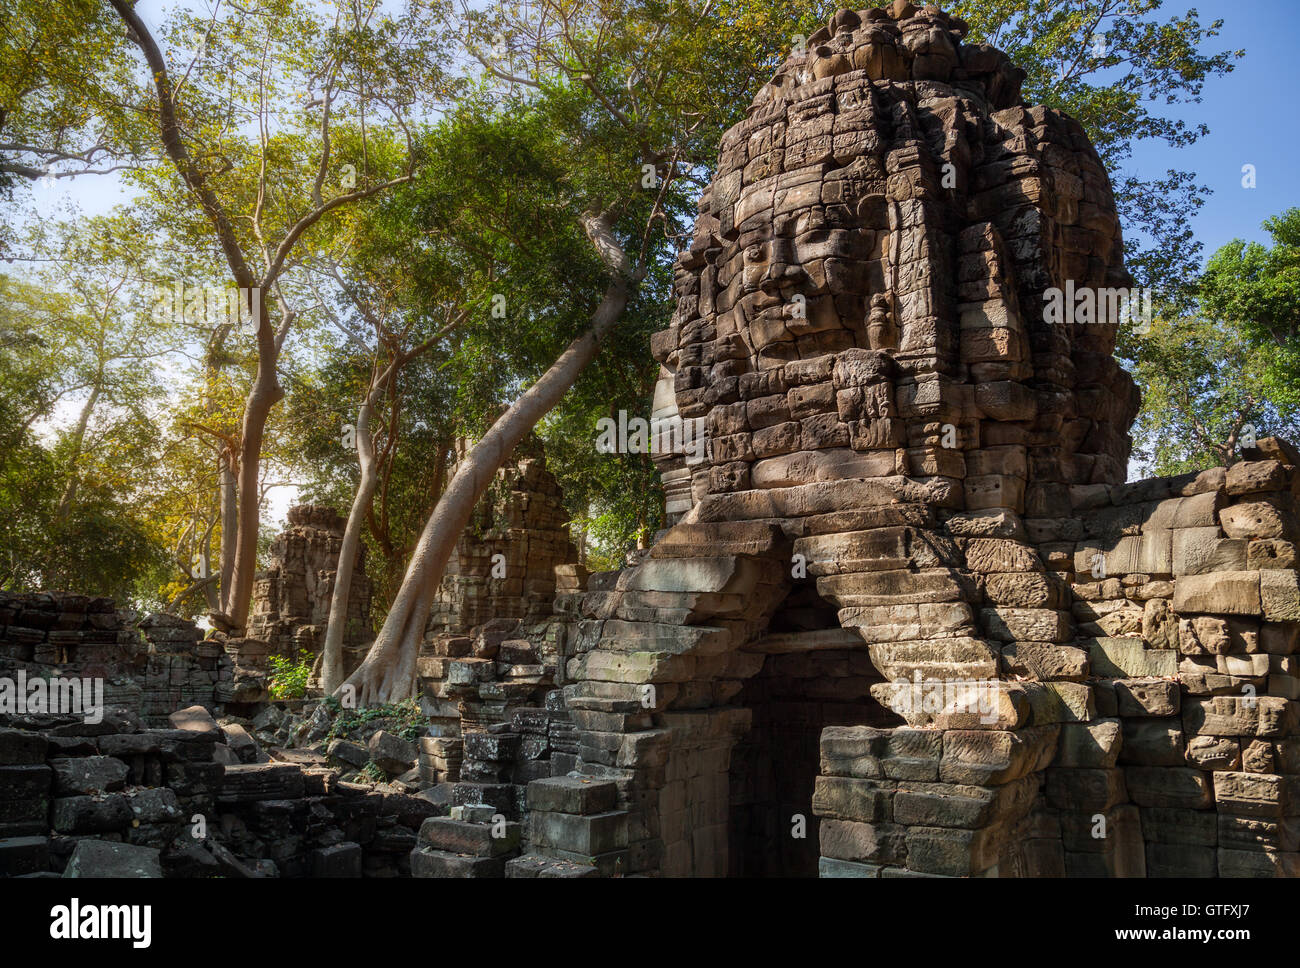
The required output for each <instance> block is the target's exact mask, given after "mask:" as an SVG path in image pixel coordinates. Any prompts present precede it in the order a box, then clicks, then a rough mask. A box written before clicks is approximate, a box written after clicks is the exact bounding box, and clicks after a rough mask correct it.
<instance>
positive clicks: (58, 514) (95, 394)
mask: <svg viewBox="0 0 1300 968" xmlns="http://www.w3.org/2000/svg"><path fill="white" fill-rule="evenodd" d="M99 378H100V379H103V373H100V376H99ZM98 402H99V383H98V381H96V383H95V386H94V388H93V389H92V390H91V391H90V397H89V399H87V400H86V403H85V406H83V407H82V408H81V414H80V416H79V417H78V418H77V429H76V430H74V431H73V434H72V453H71V454H69V455H68V480H67V483H65V484H64V486H63V494H62V496H61V497H60V498H59V506H58V508H57V509H56V510H55V512H54V523H55V525H56V526H57V525H61V524H63V522H64V521H66V520H67V519H68V515H69V514H71V513H72V502H73V501H74V500H75V499H76V496H77V482H78V477H77V462H78V461H79V460H81V451H82V449H83V448H84V447H85V444H86V428H87V427H89V426H90V415H91V413H93V412H94V410H95V404H96V403H98Z"/></svg>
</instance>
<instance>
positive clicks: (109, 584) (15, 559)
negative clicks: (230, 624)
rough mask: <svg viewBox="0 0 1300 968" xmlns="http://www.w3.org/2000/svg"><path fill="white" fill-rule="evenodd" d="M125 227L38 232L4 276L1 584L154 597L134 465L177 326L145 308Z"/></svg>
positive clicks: (60, 226)
mask: <svg viewBox="0 0 1300 968" xmlns="http://www.w3.org/2000/svg"><path fill="white" fill-rule="evenodd" d="M134 228H135V227H134V225H133V223H132V222H131V221H130V220H129V219H126V218H123V217H111V218H110V217H100V218H92V219H83V220H81V221H78V222H75V223H47V224H45V225H40V226H35V227H33V228H31V229H29V230H28V231H27V233H26V236H25V245H24V249H25V252H26V255H25V256H24V257H23V258H22V259H21V260H18V261H19V264H20V266H21V267H22V268H23V269H24V270H25V271H24V274H23V276H22V278H21V279H4V278H0V292H3V295H4V298H3V300H2V301H0V343H2V344H4V345H5V348H6V352H5V353H4V354H3V357H2V360H3V364H2V365H0V415H2V416H3V417H4V418H5V420H4V422H5V426H6V431H7V432H6V435H5V436H6V440H5V445H6V446H4V447H3V448H0V507H2V508H3V514H2V515H0V517H3V519H4V521H3V524H0V533H3V541H0V544H3V545H4V547H5V548H6V552H7V556H8V560H7V562H6V563H5V564H4V565H3V566H0V584H3V585H4V586H5V587H11V588H30V589H39V588H75V589H77V590H79V591H84V592H91V593H96V594H109V595H113V596H114V597H117V598H121V599H132V600H136V601H146V600H147V601H150V602H157V595H156V593H157V584H156V583H157V582H158V579H159V578H160V576H161V574H162V571H163V569H164V568H165V560H166V558H165V554H164V552H163V550H162V545H161V542H160V540H159V532H158V528H157V520H156V516H155V515H154V514H153V513H152V509H151V507H150V503H149V501H148V500H147V497H148V495H149V494H150V488H149V487H148V486H147V484H146V483H145V482H144V481H143V480H141V479H140V478H139V477H138V474H137V470H138V468H139V467H141V466H147V465H148V464H149V463H150V458H151V456H153V455H154V454H155V453H156V437H157V435H156V432H155V430H154V420H153V418H154V416H155V412H156V406H157V404H158V401H159V399H160V397H161V393H162V381H161V380H160V378H159V374H158V373H157V372H156V371H155V369H154V364H155V362H156V361H157V360H158V359H159V358H160V357H162V356H164V355H166V354H168V353H169V352H170V351H171V350H172V349H173V348H174V345H175V344H174V335H175V334H174V333H173V332H172V330H171V328H170V327H169V326H168V324H167V322H166V321H165V320H164V321H159V320H157V319H155V318H154V317H153V316H152V315H151V314H150V313H149V312H147V311H146V310H145V309H143V308H142V307H144V306H147V303H146V302H145V301H144V300H142V299H141V296H140V293H141V290H142V287H143V286H144V284H145V273H146V272H147V265H146V260H145V259H144V258H143V256H142V255H141V254H140V252H139V249H138V247H137V246H135V245H134V237H135V236H134V231H133V230H134ZM146 585H149V586H152V587H145V586H146Z"/></svg>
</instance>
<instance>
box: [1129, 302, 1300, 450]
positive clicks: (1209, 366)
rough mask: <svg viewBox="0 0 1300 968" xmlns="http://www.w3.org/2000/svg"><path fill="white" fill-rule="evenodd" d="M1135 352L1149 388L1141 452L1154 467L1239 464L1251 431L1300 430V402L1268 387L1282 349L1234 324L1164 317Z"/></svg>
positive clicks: (1139, 426)
mask: <svg viewBox="0 0 1300 968" xmlns="http://www.w3.org/2000/svg"><path fill="white" fill-rule="evenodd" d="M1133 354H1134V355H1133V375H1134V378H1135V379H1136V380H1137V382H1138V383H1139V385H1141V387H1142V390H1143V401H1142V402H1143V406H1142V410H1141V412H1140V413H1139V414H1138V418H1137V421H1136V423H1135V424H1134V427H1133V433H1134V437H1135V439H1136V443H1137V446H1136V447H1135V452H1134V456H1135V457H1137V458H1138V459H1139V460H1140V461H1142V462H1143V463H1144V464H1145V465H1146V468H1145V469H1146V470H1147V471H1148V472H1150V473H1153V474H1160V475H1168V474H1181V473H1183V472H1185V471H1190V470H1201V469H1204V468H1207V467H1214V466H1217V465H1224V464H1232V463H1234V462H1235V461H1237V460H1239V459H1240V448H1241V446H1242V445H1243V443H1245V442H1248V441H1249V440H1250V439H1251V438H1252V437H1254V438H1258V437H1263V436H1265V434H1267V433H1282V434H1293V433H1294V432H1295V431H1296V430H1297V429H1300V411H1298V410H1297V407H1296V405H1295V403H1294V402H1291V403H1279V402H1278V400H1277V399H1276V398H1274V397H1272V396H1271V395H1270V393H1269V391H1268V387H1269V380H1268V373H1269V371H1270V370H1271V369H1272V368H1274V367H1275V366H1276V365H1277V353H1276V351H1275V350H1274V348H1273V347H1272V346H1271V345H1270V344H1267V343H1263V344H1261V343H1259V342H1257V341H1254V340H1252V339H1251V338H1250V337H1249V336H1247V335H1246V334H1245V333H1244V332H1243V331H1242V330H1240V329H1239V328H1237V327H1235V326H1233V325H1231V324H1227V323H1224V322H1221V321H1218V320H1215V319H1213V318H1206V317H1200V316H1193V315H1187V316H1182V317H1178V316H1173V315H1168V316H1163V317H1160V318H1157V319H1156V320H1154V321H1153V323H1152V327H1151V332H1150V333H1148V334H1147V335H1146V336H1144V337H1143V338H1142V339H1141V340H1140V341H1138V342H1136V344H1135V346H1134V350H1133Z"/></svg>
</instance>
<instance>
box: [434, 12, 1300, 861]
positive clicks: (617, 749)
mask: <svg viewBox="0 0 1300 968" xmlns="http://www.w3.org/2000/svg"><path fill="white" fill-rule="evenodd" d="M965 35H966V26H965V24H964V23H962V21H961V20H959V19H958V18H956V17H950V16H948V15H946V14H944V13H943V12H942V11H940V10H939V9H938V8H936V7H934V6H926V7H924V8H923V9H918V8H916V7H914V6H912V5H911V4H909V3H906V2H903V0H899V2H897V3H895V4H893V6H892V7H891V8H890V10H889V11H888V12H885V11H882V10H879V9H874V10H869V11H863V12H854V11H849V10H846V11H841V12H840V13H838V14H836V15H835V17H834V18H832V20H831V22H830V24H829V25H828V27H827V28H825V29H823V30H820V31H818V32H817V33H816V34H814V35H813V36H812V37H810V38H809V40H808V45H807V49H806V50H805V51H801V52H798V53H796V54H795V55H793V56H792V57H791V58H790V59H789V60H788V61H787V62H786V63H785V64H784V65H782V67H781V68H780V69H779V70H778V71H777V73H776V76H775V77H774V78H773V80H772V81H771V83H769V84H768V85H766V86H765V87H764V88H763V89H762V91H760V92H759V94H758V95H757V96H756V98H755V99H754V103H753V105H752V107H751V109H750V111H749V116H748V118H747V119H746V120H745V121H744V122H742V123H740V124H739V125H737V126H736V127H735V128H733V129H731V130H730V131H729V132H727V133H726V135H725V136H724V137H723V140H722V144H721V152H720V157H719V165H718V169H717V174H716V177H715V179H714V181H713V184H712V185H711V187H710V188H709V189H708V190H706V192H705V193H704V194H703V196H702V198H701V199H700V214H699V218H698V221H697V223H696V227H695V233H694V237H693V241H692V243H691V245H690V246H689V248H688V249H687V250H686V251H685V252H683V253H682V254H681V256H680V258H679V261H678V265H677V272H676V278H675V287H676V292H677V297H678V301H677V311H676V313H675V315H674V317H673V319H672V321H671V324H670V325H669V327H668V328H667V329H666V330H664V331H663V332H661V333H659V334H657V335H656V336H655V337H654V339H653V341H652V351H653V353H654V355H655V358H656V359H657V360H658V361H659V362H660V363H661V365H662V366H663V371H662V372H663V378H662V380H661V381H660V385H659V389H658V390H657V392H656V398H655V415H656V416H657V417H659V418H660V419H668V420H672V419H699V418H702V419H705V420H706V421H707V427H708V430H709V432H710V442H711V447H710V450H709V452H708V453H707V454H704V455H698V456H697V455H679V456H676V457H671V458H668V459H665V460H663V462H662V465H661V467H662V472H663V481H664V484H665V490H666V491H667V492H668V501H669V505H668V511H669V513H670V518H671V520H672V521H673V522H674V526H673V527H671V528H670V529H669V530H668V531H667V532H666V533H665V534H663V535H661V536H659V538H658V540H657V541H656V543H655V544H654V546H653V548H652V549H651V550H650V553H649V556H648V557H647V558H646V559H645V560H644V561H642V562H641V563H640V564H638V565H636V566H635V567H632V568H628V569H626V570H623V571H621V572H618V573H614V574H600V575H593V576H592V577H591V579H590V582H589V586H588V592H587V594H586V595H585V596H584V597H582V598H581V599H580V606H579V607H580V617H579V620H578V621H577V622H576V623H575V624H574V625H572V626H571V627H570V628H569V629H568V635H567V637H566V638H565V640H564V642H563V648H564V649H565V650H566V655H567V661H566V663H565V672H564V678H565V680H567V681H566V682H565V683H564V685H563V689H562V693H563V709H564V711H565V712H564V715H565V716H567V717H568V718H569V719H570V720H571V721H572V722H573V723H574V724H575V726H576V727H577V758H578V762H577V764H576V769H575V770H574V773H576V774H577V775H578V776H580V777H581V778H582V779H578V778H577V777H564V776H559V775H556V776H555V777H553V778H551V779H538V780H534V781H532V782H531V783H529V784H528V786H527V788H526V793H524V794H523V797H522V799H523V801H524V803H523V805H524V806H525V807H526V808H527V809H528V813H527V826H526V829H525V831H524V833H523V838H524V840H525V841H526V843H527V850H528V851H529V853H528V854H525V855H522V856H520V857H517V858H515V859H514V860H510V861H507V860H506V859H505V856H506V855H503V853H502V851H500V850H495V849H493V848H491V847H485V848H484V849H483V850H481V851H479V852H478V854H477V856H476V857H475V858H473V859H472V860H470V861H461V862H458V861H457V860H456V857H457V856H458V855H457V854H456V852H455V850H454V849H453V848H454V845H455V844H456V843H458V842H459V843H464V842H466V841H465V839H464V838H467V837H470V836H471V834H472V831H471V832H466V830H467V829H468V828H466V830H462V831H461V832H460V833H457V834H455V836H453V833H452V832H449V831H448V830H445V829H443V828H445V827H446V824H447V823H451V822H453V821H447V822H444V824H443V826H442V827H439V828H437V829H436V830H435V829H433V828H431V833H430V835H429V836H427V837H424V839H423V841H422V847H421V848H420V850H421V851H422V852H423V853H424V857H423V858H421V859H420V861H419V863H413V869H414V870H415V872H416V873H417V874H419V873H420V872H421V870H423V871H425V872H427V873H436V874H439V875H448V874H451V873H461V874H471V873H472V874H473V875H474V876H482V875H483V874H484V873H497V874H500V873H502V872H505V873H507V874H508V875H510V874H513V875H516V876H526V875H527V874H528V873H529V872H531V871H532V870H533V869H534V868H535V867H537V868H539V869H548V870H549V868H546V866H545V862H543V861H539V860H537V858H539V857H543V858H551V859H557V860H560V861H567V862H579V863H587V864H589V865H592V866H595V867H596V868H597V869H598V870H600V871H602V872H606V873H609V872H622V873H627V874H635V873H647V874H662V875H696V876H700V875H704V876H707V875H726V874H731V875H761V874H812V873H820V874H821V875H822V876H829V877H845V876H854V877H857V876H861V877H887V876H903V875H961V876H990V875H1000V876H1017V875H1031V876H1032V875H1043V876H1061V875H1103V876H1104V875H1111V876H1141V875H1143V874H1146V875H1150V876H1162V875H1196V876H1212V875H1216V874H1217V875H1220V876H1240V875H1290V874H1293V873H1296V872H1297V871H1298V870H1300V866H1298V862H1297V859H1298V858H1300V853H1297V847H1300V842H1297V838H1296V833H1295V831H1296V829H1297V828H1296V825H1295V819H1294V818H1295V817H1296V815H1297V814H1300V800H1297V799H1293V798H1292V797H1293V794H1296V793H1300V786H1297V783H1298V782H1300V781H1297V780H1296V779H1295V778H1296V777H1297V776H1298V775H1300V759H1298V758H1297V752H1300V737H1297V736H1296V735H1295V733H1296V729H1297V708H1298V707H1297V705H1296V699H1297V697H1300V679H1298V678H1297V677H1296V670H1295V664H1294V659H1293V658H1292V657H1291V654H1292V652H1293V651H1294V650H1295V647H1296V644H1297V631H1298V630H1300V625H1297V621H1298V620H1300V582H1298V580H1297V573H1296V570H1295V568H1296V561H1295V546H1294V544H1293V543H1292V542H1293V541H1294V540H1295V530H1296V527H1297V525H1296V517H1295V506H1294V505H1295V499H1294V492H1295V489H1296V488H1297V487H1300V482H1297V478H1296V468H1297V466H1300V455H1298V454H1297V453H1296V452H1295V451H1294V450H1292V449H1290V448H1289V447H1288V446H1286V445H1284V444H1283V443H1281V442H1278V441H1273V440H1265V441H1260V442H1259V444H1258V445H1257V446H1256V447H1254V448H1251V449H1248V450H1247V451H1246V452H1245V454H1244V456H1245V458H1246V459H1245V460H1244V461H1243V462H1241V463H1239V464H1236V465H1234V466H1233V467H1231V468H1229V469H1227V470H1225V469H1223V468H1218V469H1215V470H1211V471H1206V472H1203V473H1197V474H1188V475H1183V476H1181V477H1177V478H1167V479H1156V480H1148V481H1139V482H1134V483H1126V482H1125V473H1126V465H1127V459H1128V456H1129V448H1130V439H1129V436H1128V429H1129V427H1130V425H1131V422H1132V420H1133V417H1134V415H1135V413H1136V410H1137V407H1138V404H1139V399H1138V394H1137V392H1136V390H1135V387H1134V384H1133V381H1132V380H1131V379H1130V377H1129V376H1128V375H1127V374H1126V373H1125V372H1124V371H1123V370H1122V369H1120V367H1119V366H1118V364H1117V363H1116V362H1115V359H1114V357H1113V350H1114V342H1115V334H1116V330H1117V323H1118V321H1119V320H1118V313H1117V311H1116V310H1117V307H1116V306H1114V305H1107V303H1108V302H1113V299H1107V294H1108V293H1109V294H1111V296H1113V290H1116V289H1127V288H1128V287H1130V285H1131V280H1130V277H1129V275H1128V273H1127V272H1126V271H1125V269H1124V265H1123V260H1122V243H1121V237H1120V231H1119V224H1118V220H1117V218H1116V214H1115V208H1114V201H1113V198H1112V195H1111V189H1110V185H1109V182H1108V179H1107V175H1106V173H1105V170H1104V168H1103V166H1102V164H1101V163H1100V161H1099V159H1098V157H1097V155H1096V153H1095V151H1094V150H1093V148H1092V147H1091V145H1090V144H1089V142H1088V139H1087V137H1086V136H1085V134H1084V132H1083V130H1082V128H1081V127H1080V126H1079V125H1078V124H1077V123H1076V122H1075V121H1073V120H1072V119H1070V118H1068V117H1066V116H1065V115H1063V114H1061V113H1060V112H1058V111H1054V110H1050V109H1047V108H1044V107H1038V106H1026V105H1024V104H1022V103H1021V100H1020V95H1019V86H1020V83H1021V80H1022V78H1023V73H1022V72H1021V71H1020V70H1019V69H1017V68H1016V67H1015V66H1014V65H1012V64H1011V63H1009V61H1008V59H1007V58H1006V57H1005V56H1004V55H1003V54H1002V53H1000V52H999V51H997V50H995V49H994V48H992V47H990V46H988V45H985V44H967V43H965V42H964V40H963V38H964V37H965ZM1053 290H1060V291H1063V292H1078V293H1092V294H1094V296H1098V295H1099V296H1101V297H1102V305H1101V307H1099V309H1098V311H1097V312H1096V313H1095V314H1094V316H1093V319H1092V320H1091V321H1090V322H1089V323H1087V324H1086V325H1079V324H1075V323H1073V322H1066V323H1062V322H1055V321H1052V319H1051V317H1050V316H1048V315H1047V314H1045V312H1044V307H1045V305H1047V297H1050V296H1051V295H1052V293H1053ZM454 661H461V660H454ZM453 664H454V663H453ZM470 674H471V672H470V670H468V669H465V670H459V669H458V670H455V671H454V672H453V673H452V674H451V675H450V676H449V679H452V678H456V677H458V676H461V677H465V676H469V675H470ZM557 684H558V683H557ZM554 706H555V708H556V709H559V708H560V703H559V702H558V701H557V702H555V703H554ZM493 729H494V730H495V733H496V735H497V736H498V737H499V740H500V745H501V746H502V747H504V746H505V745H506V744H505V739H506V738H507V737H512V738H513V741H515V742H517V741H519V740H520V739H522V736H523V735H524V733H523V724H522V723H519V722H516V723H515V724H513V726H512V725H507V724H501V725H500V726H499V727H493ZM503 759H508V756H505V757H503ZM562 762H563V761H562ZM557 773H558V771H557ZM488 801H489V797H488V796H487V795H486V794H485V795H484V796H483V797H481V798H480V802H488ZM471 826H472V824H471ZM801 828H803V830H804V833H805V836H803V837H800V836H798V834H797V833H796V831H799V830H800V829H801ZM457 837H461V838H462V839H461V840H460V841H458V840H457ZM480 840H481V838H480ZM584 858H586V860H584Z"/></svg>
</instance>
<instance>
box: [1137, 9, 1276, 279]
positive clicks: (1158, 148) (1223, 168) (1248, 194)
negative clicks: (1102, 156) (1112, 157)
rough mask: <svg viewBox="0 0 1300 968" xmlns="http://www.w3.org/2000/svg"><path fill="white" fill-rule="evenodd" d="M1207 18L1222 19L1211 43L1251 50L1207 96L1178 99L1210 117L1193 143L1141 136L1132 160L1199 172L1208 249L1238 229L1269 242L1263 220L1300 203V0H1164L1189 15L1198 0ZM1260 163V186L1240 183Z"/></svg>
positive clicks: (1179, 111) (1152, 169) (1199, 232)
mask: <svg viewBox="0 0 1300 968" xmlns="http://www.w3.org/2000/svg"><path fill="white" fill-rule="evenodd" d="M1193 5H1194V6H1195V9H1196V10H1197V11H1198V13H1199V16H1200V20H1201V23H1202V25H1205V24H1208V23H1210V22H1212V21H1214V20H1216V19H1219V18H1222V19H1223V22H1224V23H1223V32H1222V33H1221V34H1220V35H1219V36H1218V37H1216V38H1214V39H1213V40H1212V41H1211V42H1210V43H1208V44H1206V45H1205V47H1204V50H1206V51H1220V50H1237V49H1240V48H1244V49H1245V51H1246V56H1245V57H1243V58H1242V59H1241V60H1239V61H1237V62H1236V68H1235V70H1233V72H1232V73H1231V74H1228V75H1227V76H1226V77H1221V78H1213V79H1211V80H1209V81H1207V82H1206V84H1205V88H1204V91H1203V92H1202V93H1203V100H1202V102H1201V103H1200V104H1190V105H1174V106H1173V108H1172V109H1163V106H1162V109H1163V110H1167V111H1168V112H1169V113H1170V114H1172V115H1175V116H1178V117H1182V118H1185V119H1186V120H1188V121H1204V122H1205V123H1206V124H1208V125H1209V127H1210V133H1209V134H1208V135H1206V136H1205V137H1204V138H1202V139H1201V140H1200V141H1199V142H1197V143H1196V144H1194V145H1192V146H1191V147H1189V148H1178V149H1175V148H1170V147H1168V146H1166V145H1164V144H1163V142H1157V141H1148V142H1144V143H1140V144H1139V145H1137V146H1136V147H1135V149H1134V152H1133V157H1132V158H1131V159H1130V160H1129V162H1128V163H1127V165H1126V167H1128V168H1131V170H1133V171H1134V172H1136V173H1137V174H1139V175H1142V176H1144V177H1146V176H1157V175H1160V174H1161V173H1163V172H1164V171H1165V170H1166V169H1168V168H1177V169H1179V170H1180V171H1192V172H1196V173H1197V175H1198V177H1199V180H1200V182H1201V184H1203V185H1205V186H1207V187H1208V188H1211V189H1213V191H1214V194H1213V195H1211V196H1210V198H1209V199H1208V200H1207V201H1206V203H1205V206H1204V207H1203V208H1202V209H1201V211H1200V213H1199V214H1198V215H1197V216H1196V217H1195V219H1194V220H1193V222H1192V228H1193V230H1194V232H1195V234H1196V239H1197V240H1198V241H1200V242H1202V243H1203V244H1204V250H1203V252H1202V257H1203V258H1204V257H1206V256H1208V255H1209V254H1210V253H1212V252H1213V251H1214V250H1215V249H1217V248H1218V247H1219V246H1221V245H1223V244H1224V243H1225V242H1228V241H1231V240H1232V239H1234V238H1242V239H1248V240H1254V241H1259V242H1267V241H1268V234H1267V233H1266V232H1265V231H1264V230H1263V229H1261V228H1260V223H1261V222H1263V221H1264V219H1266V218H1268V217H1269V216H1270V215H1276V214H1278V213H1279V212H1281V211H1283V210H1284V209H1287V208H1290V207H1292V206H1296V205H1300V191H1298V190H1297V183H1296V175H1297V170H1298V166H1297V156H1298V155H1300V132H1298V131H1297V128H1296V121H1297V118H1298V117H1300V105H1298V104H1297V101H1298V100H1300V94H1298V93H1297V91H1296V89H1295V87H1294V82H1293V77H1294V71H1295V69H1296V52H1295V42H1294V33H1293V31H1292V27H1291V25H1292V24H1293V23H1294V21H1295V19H1296V15H1297V14H1300V3H1298V2H1296V0H1236V2H1233V0H1200V2H1195V0H1166V3H1165V8H1164V10H1163V11H1162V12H1163V13H1165V14H1166V15H1168V16H1172V15H1174V14H1181V13H1182V12H1183V11H1184V10H1186V9H1188V8H1189V7H1191V6H1193ZM1246 164H1251V165H1254V166H1255V169H1256V184H1257V187H1255V188H1253V189H1247V188H1243V187H1242V185H1241V178H1242V173H1241V167H1242V165H1246Z"/></svg>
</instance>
